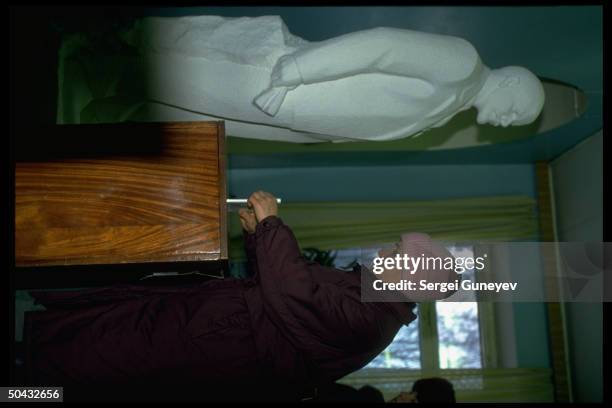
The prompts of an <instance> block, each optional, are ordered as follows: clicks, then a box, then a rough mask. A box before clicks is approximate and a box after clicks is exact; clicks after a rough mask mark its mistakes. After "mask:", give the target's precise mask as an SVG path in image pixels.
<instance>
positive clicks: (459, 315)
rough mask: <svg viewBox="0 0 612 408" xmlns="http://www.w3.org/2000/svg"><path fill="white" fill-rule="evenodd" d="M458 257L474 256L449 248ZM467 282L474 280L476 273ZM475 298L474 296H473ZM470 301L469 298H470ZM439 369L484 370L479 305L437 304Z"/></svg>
mask: <svg viewBox="0 0 612 408" xmlns="http://www.w3.org/2000/svg"><path fill="white" fill-rule="evenodd" d="M448 249H449V251H450V252H451V253H452V254H453V255H454V256H456V257H473V256H474V251H473V248H471V247H450V248H448ZM463 275H464V276H463V278H464V279H469V280H471V281H473V280H474V278H475V277H474V270H473V269H471V270H466V271H465V272H464V273H463ZM470 297H473V298H474V300H476V299H475V297H474V294H473V293H472V294H470ZM468 300H469V299H468ZM436 315H437V322H438V341H439V355H440V368H482V357H481V352H480V325H479V321H478V303H476V302H469V301H468V302H436Z"/></svg>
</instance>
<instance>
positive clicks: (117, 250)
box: [15, 122, 227, 266]
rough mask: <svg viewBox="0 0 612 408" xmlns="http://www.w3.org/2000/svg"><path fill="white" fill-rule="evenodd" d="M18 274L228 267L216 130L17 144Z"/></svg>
mask: <svg viewBox="0 0 612 408" xmlns="http://www.w3.org/2000/svg"><path fill="white" fill-rule="evenodd" d="M16 139H17V140H18V141H19V143H18V144H17V147H18V149H17V151H18V153H17V155H16V160H17V162H16V167H15V261H16V265H17V266H41V265H88V264H120V263H143V262H175V261H204V260H222V259H227V242H226V239H227V237H226V235H227V234H226V232H225V231H226V225H225V223H226V214H225V211H226V206H225V196H226V192H225V159H224V157H223V156H224V147H223V146H224V134H223V124H222V123H221V122H193V123H191V122H185V123H165V124H161V123H147V124H112V125H111V124H109V125H59V126H53V127H50V128H46V129H44V130H29V131H24V134H19V135H17V136H16Z"/></svg>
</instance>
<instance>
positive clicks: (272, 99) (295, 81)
mask: <svg viewBox="0 0 612 408" xmlns="http://www.w3.org/2000/svg"><path fill="white" fill-rule="evenodd" d="M301 83H302V76H301V75H300V71H299V70H298V67H297V64H296V62H295V58H293V57H292V56H291V55H283V56H282V57H280V58H279V59H278V61H277V62H276V65H275V66H274V68H273V69H272V73H271V74H270V86H269V87H268V88H267V89H266V90H264V91H263V92H261V93H260V94H259V95H257V97H255V99H254V100H253V103H254V104H255V106H257V107H258V108H259V109H261V110H262V111H263V112H265V113H266V114H268V115H270V116H275V115H276V114H277V113H278V111H279V109H280V107H281V105H282V104H283V102H284V100H285V95H287V92H289V91H291V90H293V89H295V88H296V87H297V86H298V85H300V84H301Z"/></svg>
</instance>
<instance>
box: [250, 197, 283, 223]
mask: <svg viewBox="0 0 612 408" xmlns="http://www.w3.org/2000/svg"><path fill="white" fill-rule="evenodd" d="M247 205H248V207H249V208H252V209H253V211H254V212H255V217H256V218H257V222H261V221H262V220H264V219H265V218H267V217H269V216H271V215H278V204H277V203H276V197H274V196H273V195H272V194H270V193H267V192H265V191H256V192H254V193H253V194H251V196H250V197H249V199H248V200H247Z"/></svg>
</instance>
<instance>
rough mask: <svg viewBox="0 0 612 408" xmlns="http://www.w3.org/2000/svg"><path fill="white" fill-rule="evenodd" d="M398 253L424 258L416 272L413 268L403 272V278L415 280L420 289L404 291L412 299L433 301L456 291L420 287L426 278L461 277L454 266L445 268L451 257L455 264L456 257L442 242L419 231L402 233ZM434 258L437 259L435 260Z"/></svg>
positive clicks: (442, 280)
mask: <svg viewBox="0 0 612 408" xmlns="http://www.w3.org/2000/svg"><path fill="white" fill-rule="evenodd" d="M398 253H399V254H400V255H402V256H403V255H404V254H406V255H408V257H410V258H422V259H421V262H420V264H419V266H418V267H417V268H416V271H415V272H414V273H412V272H413V271H412V270H409V271H404V272H403V273H402V279H407V280H409V281H413V282H415V283H416V287H417V289H418V290H413V291H404V292H403V293H404V294H405V295H406V296H407V297H408V298H409V299H410V300H412V301H415V302H431V301H435V300H441V299H445V298H447V297H449V296H451V295H452V294H453V293H454V292H455V291H448V292H441V291H440V290H425V289H424V290H421V289H420V286H419V284H420V282H421V280H425V281H427V283H451V282H455V281H456V280H457V279H460V278H461V277H460V276H459V275H458V274H456V273H455V271H454V268H448V269H445V268H444V266H445V265H447V266H448V265H449V263H450V262H451V261H449V259H450V260H452V264H453V265H454V261H455V257H454V256H453V255H452V254H451V253H450V252H449V251H448V249H446V248H445V247H444V246H442V245H441V244H440V243H438V242H435V241H433V240H432V239H431V237H430V236H429V235H427V234H424V233H417V232H411V233H406V234H402V236H401V241H400V243H399V247H398ZM428 258H429V259H430V260H429V262H427V263H425V264H424V262H425V261H426V260H427V259H428ZM432 258H435V259H436V260H435V261H434V260H432Z"/></svg>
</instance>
